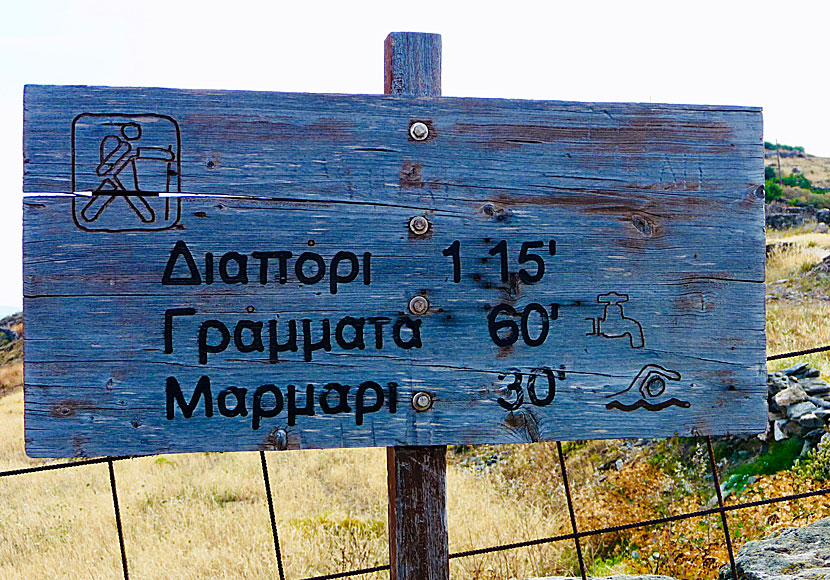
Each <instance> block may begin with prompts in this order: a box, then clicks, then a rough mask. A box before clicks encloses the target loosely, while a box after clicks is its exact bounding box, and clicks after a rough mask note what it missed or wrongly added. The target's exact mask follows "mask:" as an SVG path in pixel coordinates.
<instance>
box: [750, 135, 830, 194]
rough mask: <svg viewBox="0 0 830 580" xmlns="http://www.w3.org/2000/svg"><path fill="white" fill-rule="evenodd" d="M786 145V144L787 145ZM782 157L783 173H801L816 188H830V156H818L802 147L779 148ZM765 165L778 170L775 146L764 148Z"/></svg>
mask: <svg viewBox="0 0 830 580" xmlns="http://www.w3.org/2000/svg"><path fill="white" fill-rule="evenodd" d="M785 147H786V146H785ZM778 154H779V155H780V157H781V175H790V174H794V173H801V174H802V175H804V177H806V178H807V179H809V180H810V183H811V184H812V185H813V187H814V188H818V189H830V158H828V157H816V156H815V155H810V154H809V153H807V152H805V151H804V149H802V148H794V147H787V148H786V149H784V148H779V150H778ZM764 165H766V166H770V167H773V168H775V171H776V172H778V157H777V156H776V152H775V146H774V145H773V146H772V149H770V148H769V147H766V148H765V149H764Z"/></svg>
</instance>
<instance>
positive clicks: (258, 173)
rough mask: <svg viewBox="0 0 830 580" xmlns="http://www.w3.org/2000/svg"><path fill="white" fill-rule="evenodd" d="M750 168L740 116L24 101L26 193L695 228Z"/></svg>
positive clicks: (163, 95) (253, 102)
mask: <svg viewBox="0 0 830 580" xmlns="http://www.w3.org/2000/svg"><path fill="white" fill-rule="evenodd" d="M432 74H434V71H432ZM427 76H429V74H427V73H425V74H424V77H425V78H426V77H427ZM417 120H421V121H424V122H425V124H427V125H428V126H429V127H430V133H429V137H428V138H427V139H426V140H424V141H416V140H414V139H413V138H412V137H411V136H410V134H409V126H410V124H411V123H412V122H413V121H417ZM124 131H126V133H123V132H124ZM139 132H140V136H137V135H138V134H139ZM104 139H108V144H109V145H117V144H119V143H120V146H121V149H118V151H119V154H118V159H120V160H121V163H120V164H119V163H116V162H115V161H113V160H112V159H110V160H109V161H108V164H104V165H102V157H101V146H102V143H103V141H104ZM139 149H141V154H140V155H139V153H138V150H139ZM116 161H117V160H116ZM762 165H763V148H762V141H761V115H760V111H759V109H755V108H741V107H712V106H698V105H694V106H685V105H654V104H620V103H570V102H551V101H521V100H506V99H466V98H465V99H459V98H438V97H425V96H417V97H414V96H387V95H312V94H290V93H263V92H245V91H192V90H173V89H149V88H109V87H64V86H37V85H33V86H27V87H26V89H25V93H24V190H25V191H26V192H48V193H59V192H71V191H73V190H75V191H92V190H95V189H98V188H103V189H112V188H113V187H117V186H118V184H117V183H116V182H115V180H114V179H113V177H115V178H117V179H118V182H120V184H121V186H123V188H124V189H126V190H130V189H136V188H139V189H142V190H145V191H151V192H159V191H161V192H166V191H172V192H177V191H181V192H188V193H199V194H202V193H214V194H223V195H224V194H229V195H241V196H250V195H256V196H262V197H268V198H281V199H282V198H291V199H309V200H318V201H339V202H348V201H372V202H375V203H395V204H402V205H409V206H412V207H419V208H439V207H440V208H441V209H444V206H443V205H442V203H443V202H444V201H447V200H450V201H452V200H460V201H477V202H483V201H490V202H492V203H495V204H500V203H502V202H503V201H504V200H509V201H510V202H511V203H522V202H524V203H541V202H543V201H540V198H541V200H554V199H556V200H557V203H560V204H566V203H571V204H577V205H592V206H594V207H595V211H602V208H608V207H619V205H620V203H621V202H622V201H623V200H624V201H626V202H630V203H631V202H633V205H631V209H632V210H640V211H649V209H650V208H651V207H652V202H653V200H654V199H656V198H671V199H672V200H674V202H675V205H674V210H675V211H676V212H682V213H684V214H689V213H693V214H698V215H706V213H707V211H709V209H710V208H709V207H708V206H709V205H710V204H712V203H716V204H724V203H725V204H729V205H730V207H732V208H734V209H736V210H739V209H740V207H741V204H745V203H748V202H747V197H748V196H750V197H751V195H752V191H753V190H754V188H755V187H757V186H759V185H761V184H762V183H763V182H762V181H761V168H762ZM122 166H124V167H122ZM125 167H126V168H125ZM133 168H135V173H133ZM99 172H100V173H101V175H99ZM102 199H106V198H102ZM153 203H163V202H160V201H159V202H153ZM93 209H95V208H93ZM139 209H141V208H139ZM155 209H156V213H157V214H161V213H165V215H166V219H158V220H156V221H155V226H156V227H159V228H163V227H172V226H173V225H174V224H175V219H174V218H175V217H176V213H175V211H172V212H170V211H169V209H170V208H166V209H165V208H162V207H156V208H155ZM173 210H175V207H174V208H173ZM95 215H97V214H95V211H93V210H90V211H88V212H87V214H86V217H94V216H95ZM101 215H103V216H107V215H108V212H103V213H102V214H101ZM137 215H140V212H138V213H137ZM79 219H80V220H81V221H82V222H83V218H79ZM90 221H92V220H90ZM98 223H99V224H100V223H103V222H98ZM86 225H89V226H90V227H93V228H94V227H97V226H98V224H86ZM142 227H146V224H143V225H142Z"/></svg>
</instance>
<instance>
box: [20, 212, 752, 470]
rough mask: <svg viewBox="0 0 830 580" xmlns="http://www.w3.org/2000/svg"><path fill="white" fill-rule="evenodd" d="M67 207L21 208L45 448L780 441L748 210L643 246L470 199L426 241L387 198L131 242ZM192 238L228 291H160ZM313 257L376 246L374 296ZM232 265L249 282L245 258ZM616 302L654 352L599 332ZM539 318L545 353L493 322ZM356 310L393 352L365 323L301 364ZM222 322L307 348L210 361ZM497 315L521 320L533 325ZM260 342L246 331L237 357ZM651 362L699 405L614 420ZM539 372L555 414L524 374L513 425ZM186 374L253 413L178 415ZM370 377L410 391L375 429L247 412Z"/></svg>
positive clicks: (34, 411)
mask: <svg viewBox="0 0 830 580" xmlns="http://www.w3.org/2000/svg"><path fill="white" fill-rule="evenodd" d="M758 203H763V201H762V200H759V201H758ZM71 205H72V198H71V197H46V196H44V197H30V198H27V199H26V200H25V202H24V222H25V223H24V301H25V316H26V322H27V331H26V377H25V379H26V430H27V435H26V436H27V444H28V451H29V453H31V454H33V455H55V456H58V455H104V454H116V453H151V452H158V453H162V452H172V451H198V450H204V449H215V450H241V449H257V448H260V447H262V446H266V447H267V446H268V445H269V441H271V439H269V437H272V435H273V434H272V431H273V430H274V429H279V428H284V429H286V430H287V432H288V445H289V447H291V448H301V447H303V448H304V447H341V446H346V447H351V446H367V445H378V446H388V445H399V444H400V445H416V444H417V445H440V444H447V443H484V442H490V443H495V442H510V441H532V440H537V439H569V438H573V439H589V438H602V437H647V436H651V437H661V436H670V435H674V434H680V435H688V434H692V433H705V434H715V433H723V432H731V433H739V432H753V431H757V430H758V429H761V428H763V426H764V422H765V398H764V393H765V388H766V387H765V380H764V354H765V342H764V316H763V314H764V312H763V291H764V289H763V270H762V259H763V251H764V246H763V240H762V237H761V234H762V230H761V222H760V219H757V218H755V217H754V216H752V215H751V212H749V211H747V212H745V214H744V216H745V219H744V221H739V220H735V219H734V217H733V216H732V215H729V214H728V213H726V212H721V214H720V215H717V214H713V215H711V216H709V217H708V218H701V217H688V218H681V217H673V218H672V219H663V218H661V217H660V216H661V215H662V210H661V208H660V206H659V204H658V205H657V207H656V208H655V212H654V213H653V214H649V215H648V217H649V219H650V220H652V222H653V223H654V224H659V225H655V227H654V230H655V231H656V232H657V233H656V234H653V235H652V236H647V235H645V234H643V233H642V232H641V230H640V229H638V228H637V227H635V226H634V225H633V224H632V222H631V220H630V218H629V217H628V215H627V212H628V210H627V209H621V210H620V212H621V213H619V214H613V213H608V214H607V213H600V214H597V215H593V214H590V213H581V212H578V211H574V210H573V209H572V208H570V207H567V206H566V207H559V206H555V205H554V206H538V205H533V206H518V205H517V206H512V205H511V204H507V205H506V206H505V209H509V210H510V212H511V214H510V217H509V218H507V219H504V220H500V219H499V218H498V216H497V215H493V216H488V215H486V214H485V213H482V211H481V208H480V204H475V203H470V204H467V205H466V206H457V207H456V208H455V209H454V210H453V211H450V212H438V211H436V212H430V213H428V216H429V219H430V222H431V232H430V235H428V236H424V237H422V238H418V237H414V236H411V234H410V232H409V230H408V228H407V223H408V221H409V219H410V217H411V216H413V215H415V214H416V213H417V212H414V211H413V210H412V209H410V208H407V207H395V206H391V205H385V206H378V205H372V204H347V205H341V204H336V203H330V204H321V203H308V202H276V201H265V200H251V199H244V198H238V199H229V198H224V199H217V198H184V199H183V200H182V207H183V208H184V211H183V216H182V219H181V223H180V225H179V227H178V228H177V229H173V230H167V231H155V232H128V233H106V232H88V231H83V230H81V229H79V228H77V226H75V225H74V223H73V222H72V220H71V217H70V216H71V211H72V209H71ZM547 239H555V240H556V241H557V250H556V255H555V256H545V262H546V274H545V276H544V278H543V279H542V280H541V281H540V282H537V283H535V284H524V283H521V282H520V280H518V277H517V276H516V272H517V270H519V264H518V262H517V254H518V250H519V242H521V241H527V240H547ZM454 240H459V242H460V247H461V261H460V263H461V273H462V276H461V280H460V282H459V283H458V284H456V283H454V282H453V281H452V280H453V268H452V260H451V258H449V257H446V256H443V255H442V250H443V249H446V248H448V247H449V246H450V245H451V243H452V242H453V241H454ZM500 240H506V241H507V245H508V248H509V258H510V259H509V268H510V272H511V274H512V275H511V276H510V278H509V280H508V282H502V281H501V276H500V265H499V259H498V258H497V257H493V256H491V255H490V253H489V251H490V250H491V249H492V248H493V247H494V246H495V245H496V243H497V242H498V241H500ZM179 241H184V242H186V244H187V247H188V248H189V250H190V252H191V253H192V256H193V259H194V263H195V265H196V266H197V267H198V270H199V272H200V277H201V278H202V280H203V281H204V279H205V277H206V266H205V262H206V259H205V255H206V254H208V253H212V254H213V255H214V263H215V265H214V269H215V273H214V278H215V281H214V283H213V284H210V285H208V284H205V283H202V284H200V285H198V286H184V285H174V286H170V285H162V278H163V274H164V271H165V269H166V266H167V264H168V262H169V261H170V259H171V253H172V252H173V250H174V248H175V247H176V243H177V242H179ZM727 248H729V251H727V250H726V249H727ZM264 251H290V252H292V254H293V256H294V257H293V258H292V259H291V260H290V261H289V262H288V264H287V265H288V267H287V269H286V283H285V284H281V283H280V281H279V269H278V267H277V263H276V261H272V262H271V263H270V265H269V271H268V276H267V280H266V284H261V283H260V281H259V276H260V269H259V267H260V261H259V260H255V259H254V258H253V253H254V252H264ZM307 251H313V252H316V253H317V254H319V255H320V256H321V257H322V259H323V260H324V261H325V264H326V269H327V272H328V271H329V270H330V264H331V261H332V259H333V257H334V255H335V254H337V252H344V251H348V252H353V253H354V254H355V255H356V256H361V257H362V255H363V254H364V253H365V252H369V253H371V256H372V257H371V282H370V284H369V285H368V286H367V285H365V284H364V282H363V278H362V274H359V275H358V277H357V278H356V279H355V280H354V281H352V282H349V283H341V284H340V285H339V286H338V288H337V293H336V294H332V293H331V291H332V289H331V284H330V280H329V277H328V276H327V277H326V278H324V279H322V280H321V281H320V282H318V283H316V284H303V283H301V282H300V281H299V279H298V276H297V273H296V268H295V264H296V257H298V256H300V255H301V254H302V253H303V252H307ZM229 252H237V253H238V254H239V255H240V256H242V255H244V256H247V260H248V279H249V282H248V283H247V284H238V283H237V284H229V283H224V282H222V281H221V279H220V272H219V265H218V263H219V262H220V260H221V258H222V256H224V255H226V254H228V253H229ZM485 260H486V262H485ZM184 264H185V263H184V260H183V259H181V260H178V261H177V265H176V268H175V272H174V273H175V275H176V276H177V277H180V278H183V277H186V276H188V275H189V273H188V270H187V268H186V267H185V265H184ZM527 266H528V271H530V270H531V269H532V268H533V266H532V265H527ZM226 269H227V270H228V272H226V274H233V273H234V272H235V269H234V266H233V264H231V265H230V266H227V268H226ZM340 272H341V273H343V274H344V273H346V272H347V270H346V269H345V267H341V268H340ZM610 292H617V293H620V294H626V295H627V296H629V302H628V303H626V304H625V305H624V306H625V311H624V312H625V316H626V317H628V318H631V319H635V320H636V321H638V322H639V324H640V326H641V328H642V332H643V337H644V341H645V344H644V347H643V348H632V342H631V340H630V338H628V337H626V336H623V337H622V338H617V339H614V338H605V337H601V336H589V334H590V333H591V332H592V330H593V322H592V321H591V320H586V319H590V318H593V319H596V318H598V317H602V316H603V311H604V309H605V306H604V305H603V304H601V303H598V302H597V298H598V296H599V295H600V294H605V293H610ZM415 294H422V295H425V296H427V297H428V299H429V303H430V311H429V312H428V313H427V314H426V315H424V316H420V317H415V316H412V315H410V314H409V313H408V311H407V305H408V303H409V300H410V299H411V297H412V296H414V295H415ZM531 303H538V304H543V305H546V307H547V305H550V304H553V303H556V304H559V309H558V316H557V319H556V320H550V321H549V332H548V336H547V339H546V340H545V342H544V344H542V345H540V346H535V347H531V346H528V345H527V344H525V342H524V341H523V340H522V339H521V338H519V339H518V340H517V341H516V343H515V344H514V345H512V346H510V347H499V346H497V345H496V344H495V343H494V342H493V340H492V337H491V336H490V334H489V331H488V316H489V315H490V314H491V313H492V312H493V309H494V308H495V307H496V306H498V305H500V304H508V305H512V306H513V307H515V308H516V309H517V311H523V310H524V309H526V308H527V307H528V305H529V304H531ZM172 308H193V309H194V310H195V313H194V314H193V315H192V316H180V317H176V318H175V319H174V320H173V324H172V330H171V336H170V338H171V341H172V343H171V346H172V350H173V352H172V353H169V354H165V337H164V322H165V320H164V313H165V311H166V310H168V309H172ZM347 316H351V317H355V318H367V317H373V316H374V317H385V318H386V319H387V320H388V322H387V323H386V324H383V325H382V326H381V334H382V336H383V347H382V348H381V349H377V348H376V342H375V341H376V332H375V330H374V327H373V326H372V325H371V324H370V323H369V322H366V324H365V329H364V337H365V340H364V343H365V344H364V348H363V349H362V350H361V349H352V350H347V349H344V348H342V347H341V346H340V345H338V343H337V342H336V340H335V337H334V336H332V337H331V343H332V347H331V351H330V352H325V351H323V350H316V351H313V352H312V353H311V361H310V362H305V361H304V353H303V346H302V345H303V336H304V334H303V329H302V323H301V321H302V320H304V319H305V320H309V328H310V330H311V332H312V334H311V337H312V339H313V340H314V341H317V340H319V339H320V337H321V336H322V332H323V330H322V328H323V327H322V325H323V320H324V319H328V320H329V321H330V324H331V333H332V334H334V331H335V327H336V324H337V322H338V321H340V320H342V319H343V318H344V317H347ZM406 316H409V317H410V318H412V319H413V320H415V319H417V320H419V321H420V323H421V327H420V331H421V338H422V346H421V347H420V348H410V349H402V348H399V347H398V346H397V345H395V343H394V342H393V340H392V327H393V325H394V323H395V321H397V320H399V319H401V318H402V317H406ZM209 320H218V321H221V322H222V323H223V324H224V325H225V326H226V327H227V328H228V329H229V332H233V330H234V328H235V326H236V325H237V324H238V323H239V322H240V321H242V320H251V321H253V322H254V323H256V322H262V323H263V325H264V328H268V324H269V321H272V320H273V321H276V322H275V324H278V325H279V326H278V327H277V330H278V340H279V341H280V342H285V340H286V337H287V332H288V328H289V325H290V322H289V321H290V320H295V321H297V322H296V324H297V325H298V331H297V333H298V344H299V347H298V350H297V352H283V353H279V356H278V359H277V361H275V362H274V363H273V364H272V363H271V362H269V359H270V356H269V346H268V340H267V339H268V336H267V333H266V332H264V331H263V341H264V345H263V347H264V350H263V352H240V351H239V349H238V348H237V347H236V346H234V342H233V341H232V340H231V342H230V343H229V346H228V347H227V348H226V349H225V350H224V351H222V352H217V353H209V354H207V355H206V362H205V363H204V364H203V363H202V362H200V353H199V348H198V337H199V329H200V327H201V326H202V325H203V324H204V323H206V322H207V321H209ZM498 320H499V321H502V320H512V321H515V322H517V323H520V322H521V320H520V319H519V318H518V317H516V316H499V317H498ZM528 324H529V327H530V328H531V329H532V330H531V334H532V337H536V336H538V334H540V333H541V316H538V315H536V314H534V317H533V318H532V323H531V322H529V323H528ZM630 328H635V327H634V326H631V327H630ZM347 334H348V337H351V336H353V334H352V331H347ZM218 337H219V333H218V331H211V333H210V335H209V339H208V342H210V343H217V344H218V343H219V338H218ZM251 340H252V339H251V335H250V333H249V332H247V331H246V332H245V334H244V337H243V340H242V342H243V343H244V344H249V343H250V342H251ZM648 364H659V365H661V366H662V367H664V368H666V369H669V370H673V371H676V372H678V373H680V374H681V375H682V380H680V381H668V382H670V383H671V384H669V385H668V387H669V388H668V389H667V394H668V393H673V395H672V396H678V397H680V398H682V399H683V400H687V401H689V402H690V403H691V406H690V407H689V408H688V409H682V408H678V407H671V408H669V409H665V410H662V411H660V412H647V411H645V410H639V411H636V412H633V413H626V412H619V411H613V410H608V409H607V408H606V403H607V401H608V399H607V398H606V397H607V395H611V394H613V393H616V392H618V391H620V390H622V389H625V388H626V387H627V386H629V385H630V384H631V382H632V380H633V379H634V377H635V376H636V375H637V373H638V372H639V371H640V369H642V368H643V367H644V366H645V365H648ZM541 367H548V368H550V369H553V370H554V371H556V372H557V373H558V372H560V371H561V372H563V373H564V376H565V378H564V380H558V381H557V383H556V386H557V391H556V399H555V401H554V403H552V404H550V405H548V406H544V407H539V406H536V405H533V404H530V402H529V401H530V399H529V393H527V389H526V387H527V383H526V381H525V384H524V399H525V403H524V405H523V406H522V407H521V408H520V409H518V410H516V411H515V412H508V411H506V410H505V409H504V408H503V407H501V406H500V405H499V404H498V399H499V397H506V398H507V399H510V400H513V399H514V397H512V396H510V395H509V393H507V391H506V390H505V389H507V388H508V386H509V384H510V383H511V382H512V381H513V377H512V375H511V374H510V371H511V369H517V370H519V371H521V372H523V373H532V371H533V369H539V368H541ZM537 374H538V373H537ZM170 376H173V377H176V379H177V380H178V381H179V382H180V383H181V388H182V390H183V391H184V392H185V393H192V392H193V390H194V388H195V386H196V384H197V381H198V379H199V378H200V377H202V376H209V377H210V378H211V381H212V384H213V395H214V398H216V395H217V393H218V392H219V391H220V390H222V389H225V388H228V387H231V386H233V387H240V388H246V389H248V390H249V392H248V395H247V397H248V399H247V400H248V403H247V406H248V410H249V414H248V416H244V417H243V416H238V417H232V418H231V417H224V416H221V415H219V413H218V412H216V413H214V416H213V417H205V415H204V412H203V410H202V408H201V407H200V409H199V412H198V413H195V414H194V416H193V417H192V418H191V419H187V420H185V419H183V418H182V417H181V415H180V414H177V415H176V418H175V419H174V420H168V419H166V416H165V381H166V379H167V378H168V377H170ZM365 381H375V382H377V383H379V384H380V385H387V383H389V382H394V383H397V385H398V407H397V412H396V413H395V414H392V413H390V412H388V410H384V411H383V412H375V413H371V414H368V415H366V417H365V421H364V423H363V425H362V426H360V427H358V426H357V425H356V424H355V414H354V412H351V413H343V414H334V415H326V414H323V413H322V412H321V409H320V405H319V402H318V403H317V404H316V405H315V407H316V415H315V416H314V417H298V418H297V423H296V425H294V426H289V425H287V423H286V417H287V416H286V413H287V410H286V409H284V410H283V412H282V413H281V414H280V415H279V416H278V417H275V418H273V419H268V420H263V424H262V427H261V428H260V429H258V430H254V429H252V422H251V414H250V409H251V404H252V400H251V397H252V396H253V392H254V390H255V389H256V388H257V387H258V386H259V385H262V384H275V385H278V386H279V388H280V389H282V391H283V394H285V395H286V396H287V387H288V385H291V384H293V385H298V386H304V385H306V384H314V385H315V389H316V393H315V396H319V394H320V390H321V389H322V387H323V385H325V384H327V383H330V382H340V383H344V384H348V385H351V386H352V388H351V391H350V392H349V395H348V399H349V406H350V407H351V408H352V409H354V406H355V396H356V389H357V387H358V385H360V384H362V383H363V382H365ZM543 384H544V383H543V382H542V379H541V378H540V379H539V382H538V384H537V390H538V393H537V394H538V395H539V397H544V396H545V393H546V392H547V387H545V386H543ZM420 390H424V391H427V392H430V393H432V394H433V395H434V396H435V404H434V406H433V408H432V409H431V410H430V411H428V412H422V413H419V412H416V411H414V410H413V409H412V407H411V405H410V404H409V401H410V400H411V397H412V394H413V393H414V392H416V391H420ZM303 397H304V395H303ZM286 404H287V403H286ZM177 412H178V411H177Z"/></svg>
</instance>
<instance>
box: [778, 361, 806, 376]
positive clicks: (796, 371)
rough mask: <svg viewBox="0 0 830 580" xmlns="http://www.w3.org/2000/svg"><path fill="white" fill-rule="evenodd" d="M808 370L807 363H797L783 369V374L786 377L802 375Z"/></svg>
mask: <svg viewBox="0 0 830 580" xmlns="http://www.w3.org/2000/svg"><path fill="white" fill-rule="evenodd" d="M809 370H810V365H809V364H808V363H798V364H795V365H793V366H791V367H788V368H786V369H784V371H783V372H784V374H785V375H787V376H788V377H803V376H805V374H806V373H807V371H809Z"/></svg>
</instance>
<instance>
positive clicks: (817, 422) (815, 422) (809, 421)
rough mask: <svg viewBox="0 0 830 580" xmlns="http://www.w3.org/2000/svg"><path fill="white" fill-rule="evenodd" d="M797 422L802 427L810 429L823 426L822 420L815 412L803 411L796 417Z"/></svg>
mask: <svg viewBox="0 0 830 580" xmlns="http://www.w3.org/2000/svg"><path fill="white" fill-rule="evenodd" d="M798 424H799V425H801V427H802V429H806V430H807V431H812V430H813V429H821V428H822V427H824V421H822V420H821V419H819V418H818V417H816V415H815V413H805V414H804V415H801V416H800V417H799V418H798Z"/></svg>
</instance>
